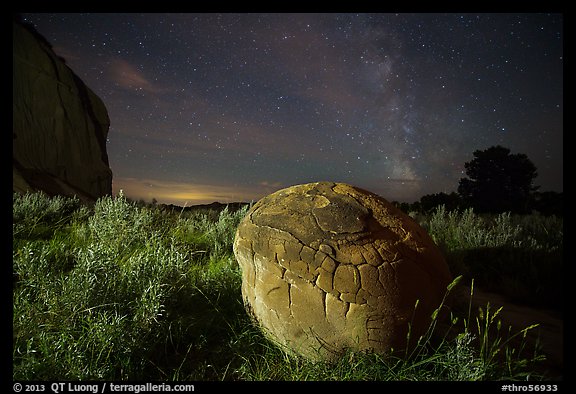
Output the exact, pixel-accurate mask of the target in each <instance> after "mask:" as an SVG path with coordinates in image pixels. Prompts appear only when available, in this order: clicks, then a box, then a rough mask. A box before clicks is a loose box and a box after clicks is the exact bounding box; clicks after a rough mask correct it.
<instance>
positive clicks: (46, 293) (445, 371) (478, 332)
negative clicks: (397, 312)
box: [13, 193, 555, 381]
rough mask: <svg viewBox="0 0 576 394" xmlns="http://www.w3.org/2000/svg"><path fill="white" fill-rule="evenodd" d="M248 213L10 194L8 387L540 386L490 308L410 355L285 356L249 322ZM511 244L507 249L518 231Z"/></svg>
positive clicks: (537, 358)
mask: <svg viewBox="0 0 576 394" xmlns="http://www.w3.org/2000/svg"><path fill="white" fill-rule="evenodd" d="M246 209H247V208H244V209H241V210H239V211H235V212H232V211H229V210H228V209H224V210H222V211H220V212H217V211H186V212H184V211H181V212H178V211H163V210H162V209H161V208H160V207H157V206H139V205H137V204H135V203H134V202H131V201H129V200H127V199H126V198H125V197H124V196H122V194H119V195H118V196H116V197H105V198H102V199H100V200H98V201H97V203H96V204H95V205H94V207H92V208H87V207H85V206H83V205H82V204H81V203H80V202H79V201H78V200H77V199H70V198H68V199H67V198H48V197H46V196H44V195H42V194H39V193H37V194H26V195H23V196H19V195H16V194H15V195H14V197H13V379H14V380H146V381H151V380H160V381H175V380H180V381H183V380H249V381H251V380H334V381H340V380H383V381H390V380H500V379H507V380H523V379H526V377H530V378H533V379H545V378H546V377H545V376H544V375H539V374H538V373H536V372H534V371H535V367H536V366H537V365H538V364H539V363H540V362H541V360H542V356H541V355H540V354H539V353H538V349H531V348H529V347H528V346H527V345H526V343H525V341H523V335H525V333H526V332H527V331H528V330H530V329H532V328H533V327H527V328H525V329H524V330H521V331H518V332H511V330H509V329H506V328H505V327H502V326H501V323H499V313H500V311H499V310H496V311H494V310H492V309H490V306H489V305H487V306H486V308H484V309H482V310H479V311H472V310H471V307H470V306H468V308H460V309H458V308H456V309H452V310H447V312H446V313H448V314H449V315H450V316H449V317H447V318H446V319H445V320H446V321H444V320H441V319H440V318H439V316H440V315H445V314H446V313H442V314H438V313H437V314H436V315H435V316H434V319H433V320H432V324H431V325H430V328H429V331H428V332H427V333H426V334H425V335H424V336H423V337H421V338H413V339H412V338H411V340H414V341H418V344H417V346H416V347H415V349H414V350H413V351H412V352H410V353H405V354H401V355H398V354H394V355H379V354H370V353H353V352H349V353H347V354H345V356H344V357H342V358H341V359H340V360H339V361H337V362H336V363H332V364H329V363H323V362H316V363H314V362H310V361H306V360H303V359H301V358H298V357H294V356H291V355H288V354H287V353H286V352H284V351H283V350H282V349H281V348H279V347H278V346H276V345H275V344H273V343H271V342H270V341H269V340H267V339H266V337H265V336H264V335H263V334H262V332H261V331H260V330H259V329H258V327H256V326H255V325H254V324H253V322H252V321H251V320H250V318H249V317H248V315H247V314H246V313H245V311H244V307H243V304H242V297H241V292H240V286H241V274H240V271H239V267H238V264H237V263H236V261H235V259H234V256H233V253H232V242H233V237H234V232H235V229H236V227H237V225H238V223H239V221H240V220H241V219H242V217H243V216H244V215H245V214H246ZM444 214H446V213H445V212H444ZM435 220H436V221H437V222H439V221H440V217H437V218H435ZM471 220H472V219H471ZM471 225H472V224H471ZM522 228H523V227H522ZM522 228H521V229H522ZM431 231H432V230H431ZM434 231H436V232H434ZM434 231H433V233H434V234H435V235H434V236H435V237H436V238H435V239H437V240H438V242H440V243H441V244H443V243H442V242H443V241H442V239H441V238H440V237H441V235H440V234H441V233H440V232H439V230H434ZM515 234H516V233H515ZM499 237H501V235H500V236H499V235H494V236H493V239H495V240H498V239H500V238H499ZM514 237H516V238H513V239H507V240H506V242H518V241H520V240H522V238H521V231H520V230H519V232H518V234H516V235H515V236H514ZM445 239H446V241H445V243H444V244H443V245H448V242H449V241H448V238H445ZM490 239H492V238H490ZM535 240H536V241H535V242H536V245H544V246H542V247H543V248H550V246H549V245H548V246H546V245H547V244H542V241H541V240H539V239H537V238H535ZM450 242H452V241H450ZM474 242H480V241H474ZM551 242H552V244H553V245H552V246H554V242H555V241H551ZM475 245H476V246H478V245H480V246H481V245H482V243H481V242H480V243H478V244H475ZM459 247H463V248H465V246H462V245H461V246H458V247H457V248H459ZM450 250H452V249H450ZM470 272H473V271H470ZM461 279H462V277H458V278H457V280H461ZM472 283H473V282H472ZM454 285H455V283H453V285H452V286H454ZM449 290H451V287H450V289H449ZM443 310H444V309H443Z"/></svg>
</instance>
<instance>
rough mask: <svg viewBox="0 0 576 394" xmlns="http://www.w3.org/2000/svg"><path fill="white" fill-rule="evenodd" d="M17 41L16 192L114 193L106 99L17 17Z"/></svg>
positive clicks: (94, 195)
mask: <svg viewBox="0 0 576 394" xmlns="http://www.w3.org/2000/svg"><path fill="white" fill-rule="evenodd" d="M12 40H13V47H12V48H13V49H12V62H13V64H12V76H13V85H12V98H13V104H12V115H13V126H12V132H13V135H12V156H13V167H12V169H13V170H12V174H13V181H12V188H13V191H16V192H20V193H23V192H26V191H34V190H42V191H44V192H46V193H47V194H48V195H68V196H71V195H76V196H78V197H79V198H80V199H82V200H87V201H94V200H96V199H97V198H99V197H101V196H104V195H109V194H111V193H112V171H111V170H110V168H109V164H108V154H107V152H106V137H107V135H108V129H109V126H110V120H109V118H108V112H107V110H106V107H105V106H104V103H103V102H102V100H101V99H100V98H99V97H98V96H96V94H94V92H92V90H90V88H88V87H87V86H86V85H85V84H84V82H82V80H81V79H80V78H79V77H78V76H77V75H76V74H75V73H74V72H73V71H72V70H71V69H70V68H69V67H68V66H67V65H66V64H65V62H64V60H63V59H62V58H60V57H59V56H58V55H56V53H55V52H54V51H53V50H52V48H51V45H50V44H49V43H48V41H47V40H46V39H45V38H44V37H42V36H41V35H40V34H38V33H37V32H36V31H35V30H34V29H33V28H31V27H29V26H26V25H25V24H22V23H19V22H18V21H16V20H14V21H13V36H12Z"/></svg>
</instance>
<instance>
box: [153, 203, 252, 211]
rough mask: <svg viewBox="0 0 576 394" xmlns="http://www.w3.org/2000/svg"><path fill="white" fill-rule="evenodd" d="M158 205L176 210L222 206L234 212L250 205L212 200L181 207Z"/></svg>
mask: <svg viewBox="0 0 576 394" xmlns="http://www.w3.org/2000/svg"><path fill="white" fill-rule="evenodd" d="M158 205H159V206H160V207H162V208H163V209H168V210H177V211H194V210H215V211H221V210H223V209H224V208H226V207H228V210H229V211H231V212H236V211H238V210H240V209H242V208H244V207H245V206H247V205H250V203H247V202H230V203H221V202H217V201H214V202H213V203H210V204H198V205H190V206H185V207H181V206H179V205H174V204H158Z"/></svg>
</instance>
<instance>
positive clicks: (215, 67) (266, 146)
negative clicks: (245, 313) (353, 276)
mask: <svg viewBox="0 0 576 394" xmlns="http://www.w3.org/2000/svg"><path fill="white" fill-rule="evenodd" d="M23 16H24V18H25V20H26V21H28V22H31V23H33V24H34V25H35V27H36V28H37V30H38V31H39V32H40V33H41V34H42V35H44V36H45V37H46V38H47V39H48V41H49V42H50V43H51V44H52V45H53V47H54V49H55V51H56V52H57V53H58V54H60V55H61V56H62V57H64V58H65V59H66V61H67V63H68V65H69V66H70V67H71V68H72V69H73V70H74V71H75V72H76V73H77V74H78V75H79V76H80V77H81V78H82V79H83V80H84V81H85V82H86V83H87V85H88V86H90V87H91V88H92V89H93V90H94V91H95V92H96V93H97V94H98V95H99V96H100V97H101V98H102V99H103V101H104V103H105V104H106V106H107V108H108V111H109V115H110V119H111V128H110V133H109V138H108V144H107V149H108V155H109V161H110V166H111V168H112V171H113V173H114V180H113V186H114V190H115V192H118V191H119V190H120V189H123V191H124V193H125V194H126V195H127V196H129V197H132V198H134V199H140V198H142V199H144V200H146V201H150V200H152V198H155V199H156V200H157V201H158V202H165V203H175V204H178V205H184V204H187V205H192V204H197V203H206V202H212V201H221V202H230V201H250V200H256V199H259V198H261V197H262V196H264V195H265V194H267V193H269V192H272V191H274V190H276V189H279V188H282V187H285V186H289V185H294V184H298V183H305V182H312V181H324V180H329V181H337V182H346V183H350V184H353V185H356V186H359V187H362V188H365V189H368V190H370V191H373V192H375V193H378V194H380V195H382V196H384V197H385V198H387V199H389V200H397V201H409V202H411V201H415V200H418V199H419V198H420V197H421V196H422V195H425V194H431V193H438V192H446V193H449V192H452V191H455V190H456V189H457V187H458V180H459V179H460V178H462V177H464V176H465V173H464V163H465V162H466V161H470V160H471V159H472V158H473V156H472V153H473V152H474V151H475V150H478V149H486V148H488V147H490V146H493V145H502V146H505V147H508V148H510V149H511V151H512V153H524V154H526V155H528V157H529V158H530V160H532V161H533V162H534V164H535V165H536V167H537V168H538V173H539V177H538V178H537V179H536V184H537V185H540V186H541V190H542V191H545V190H555V191H562V190H563V183H562V175H563V164H562V161H563V157H562V144H563V135H562V134H563V120H562V116H563V49H562V48H563V36H562V31H563V26H562V24H563V18H562V15H560V14H478V15H477V14H24V15H23Z"/></svg>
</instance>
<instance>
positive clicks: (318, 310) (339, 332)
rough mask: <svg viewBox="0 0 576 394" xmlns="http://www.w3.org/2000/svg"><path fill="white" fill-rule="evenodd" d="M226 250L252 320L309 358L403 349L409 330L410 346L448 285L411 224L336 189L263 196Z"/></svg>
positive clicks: (370, 199) (437, 257) (379, 201)
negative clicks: (231, 252) (232, 259)
mask: <svg viewBox="0 0 576 394" xmlns="http://www.w3.org/2000/svg"><path fill="white" fill-rule="evenodd" d="M234 253H235V255H236V258H237V260H238V263H239V264H240V267H241V270H242V295H243V298H244V303H245V305H246V307H247V309H248V310H249V311H250V313H251V314H252V316H253V317H254V318H255V319H256V320H257V321H258V323H259V324H260V326H261V327H262V328H263V329H264V331H265V332H266V333H267V335H268V336H269V337H270V338H271V339H272V340H274V341H276V342H277V343H279V344H281V345H283V346H285V347H286V348H287V349H288V350H290V351H292V352H295V353H296V354H299V355H302V356H305V357H307V358H310V359H328V360H330V359H334V358H335V357H338V355H339V354H341V353H342V352H343V351H345V350H346V349H352V350H365V351H376V352H380V353H385V352H388V351H390V350H391V349H395V350H399V349H404V348H406V345H407V341H406V338H407V333H408V327H409V325H410V326H411V333H412V334H411V338H412V339H411V340H410V344H413V343H415V341H416V340H417V339H418V337H419V336H420V335H422V334H423V333H424V332H425V331H426V329H427V328H428V326H429V323H430V316H431V314H432V312H433V311H434V310H435V309H436V308H437V307H438V306H439V305H440V303H441V301H442V298H443V296H444V294H445V292H446V288H447V286H448V284H449V283H450V281H451V274H450V272H449V269H448V266H447V265H446V262H445V260H444V258H443V257H442V254H441V253H440V251H439V250H438V248H437V247H436V246H435V245H434V242H433V241H432V239H431V238H430V237H429V235H428V234H427V233H426V231H425V230H423V229H422V228H421V227H420V226H419V225H418V224H417V223H416V222H415V221H414V220H412V218H410V217H409V216H408V215H406V214H404V213H403V212H402V211H400V210H399V209H397V208H396V207H394V206H393V205H392V204H390V203H389V202H388V201H386V200H385V199H383V198H382V197H379V196H377V195H375V194H373V193H370V192H367V191H365V190H362V189H359V188H356V187H353V186H350V185H346V184H342V183H331V182H318V183H309V184H305V185H297V186H292V187H289V188H286V189H283V190H279V191H277V192H275V193H272V194H270V195H268V196H267V197H264V198H263V199H261V200H260V201H258V202H257V203H256V204H255V205H254V206H253V207H252V208H251V209H250V210H249V211H248V213H247V215H246V217H245V218H244V219H243V221H242V222H241V223H240V225H239V227H238V230H237V232H236V237H235V240H234ZM417 300H418V306H417V308H416V309H415V305H416V301H417Z"/></svg>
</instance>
